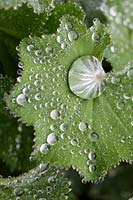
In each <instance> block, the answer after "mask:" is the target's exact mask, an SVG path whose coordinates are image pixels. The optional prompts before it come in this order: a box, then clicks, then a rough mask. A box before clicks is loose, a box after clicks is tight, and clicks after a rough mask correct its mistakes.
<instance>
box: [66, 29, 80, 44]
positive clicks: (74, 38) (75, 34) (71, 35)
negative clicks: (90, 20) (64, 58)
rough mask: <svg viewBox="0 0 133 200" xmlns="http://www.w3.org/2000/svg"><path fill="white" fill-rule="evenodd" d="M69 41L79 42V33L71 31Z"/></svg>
mask: <svg viewBox="0 0 133 200" xmlns="http://www.w3.org/2000/svg"><path fill="white" fill-rule="evenodd" d="M68 39H69V40H70V41H71V42H72V41H73V40H77V39H78V33H77V32H75V31H70V32H69V33H68Z"/></svg>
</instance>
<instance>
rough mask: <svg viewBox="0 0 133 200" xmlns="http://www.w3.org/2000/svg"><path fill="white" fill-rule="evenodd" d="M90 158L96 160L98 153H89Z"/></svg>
mask: <svg viewBox="0 0 133 200" xmlns="http://www.w3.org/2000/svg"><path fill="white" fill-rule="evenodd" d="M88 158H89V159H90V160H94V159H95V158H96V154H95V153H94V152H90V153H89V155H88Z"/></svg>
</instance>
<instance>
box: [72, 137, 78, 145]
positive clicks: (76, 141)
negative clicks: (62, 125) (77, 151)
mask: <svg viewBox="0 0 133 200" xmlns="http://www.w3.org/2000/svg"><path fill="white" fill-rule="evenodd" d="M77 143H78V140H77V139H76V138H73V139H72V140H71V144H72V145H73V146H76V145H77Z"/></svg>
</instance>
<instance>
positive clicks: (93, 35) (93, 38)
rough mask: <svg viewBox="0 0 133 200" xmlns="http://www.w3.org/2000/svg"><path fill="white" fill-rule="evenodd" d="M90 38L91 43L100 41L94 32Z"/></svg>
mask: <svg viewBox="0 0 133 200" xmlns="http://www.w3.org/2000/svg"><path fill="white" fill-rule="evenodd" d="M91 38H92V40H93V41H97V40H99V39H100V35H99V34H98V33H96V32H94V33H92V36H91Z"/></svg>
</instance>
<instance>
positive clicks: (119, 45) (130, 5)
mask: <svg viewBox="0 0 133 200" xmlns="http://www.w3.org/2000/svg"><path fill="white" fill-rule="evenodd" d="M102 9H103V11H104V12H105V14H106V16H107V18H108V22H109V25H108V32H109V33H110V34H111V39H112V42H111V45H110V47H109V49H107V52H106V57H107V58H108V60H109V61H110V63H111V64H112V66H113V69H114V71H120V70H122V69H123V68H124V67H125V66H126V65H127V64H128V62H130V61H132V60H133V52H132V51H133V17H132V13H133V2H132V0H127V1H121V0H117V1H115V0H113V1H112V0H109V1H107V4H103V6H102Z"/></svg>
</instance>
